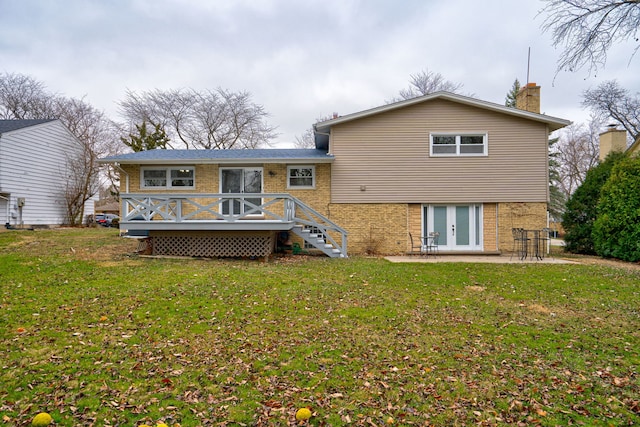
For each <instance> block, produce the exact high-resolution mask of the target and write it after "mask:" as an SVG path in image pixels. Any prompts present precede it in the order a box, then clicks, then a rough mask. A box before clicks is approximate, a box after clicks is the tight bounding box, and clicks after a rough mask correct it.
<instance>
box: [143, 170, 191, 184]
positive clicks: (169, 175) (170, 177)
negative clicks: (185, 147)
mask: <svg viewBox="0 0 640 427" xmlns="http://www.w3.org/2000/svg"><path fill="white" fill-rule="evenodd" d="M141 174H142V177H141V179H140V181H141V182H142V185H141V187H142V188H180V189H193V188H195V169H194V168H193V167H175V168H142V170H141Z"/></svg>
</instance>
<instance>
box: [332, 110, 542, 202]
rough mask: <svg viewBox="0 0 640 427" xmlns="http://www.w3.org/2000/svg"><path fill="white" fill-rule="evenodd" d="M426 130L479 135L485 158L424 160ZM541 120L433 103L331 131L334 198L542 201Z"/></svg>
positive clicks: (382, 200) (365, 199)
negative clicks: (484, 144)
mask: <svg viewBox="0 0 640 427" xmlns="http://www.w3.org/2000/svg"><path fill="white" fill-rule="evenodd" d="M431 132H482V133H485V132H486V133H487V135H488V156H481V157H429V134H430V133H431ZM547 138H548V131H547V126H546V125H545V124H542V123H539V122H534V121H531V120H527V119H524V118H518V117H513V116H507V115H505V114H500V113H497V112H493V111H489V110H485V109H481V108H477V107H473V106H468V105H463V104H458V103H454V102H451V101H447V100H433V101H430V102H425V103H421V104H416V105H413V106H409V107H407V108H403V109H398V110H393V111H389V112H386V113H382V114H377V115H374V116H370V117H366V118H363V119H361V120H355V121H351V122H347V123H344V124H339V125H336V126H334V127H332V129H331V142H330V148H331V153H332V154H334V155H335V157H336V160H335V162H334V163H333V166H332V184H331V188H332V202H333V203H394V202H395V203H423V202H430V203H435V202H437V203H469V202H476V203H477V202H506V201H509V202H546V200H547V191H548V186H547V166H548V165H547V162H548V160H547Z"/></svg>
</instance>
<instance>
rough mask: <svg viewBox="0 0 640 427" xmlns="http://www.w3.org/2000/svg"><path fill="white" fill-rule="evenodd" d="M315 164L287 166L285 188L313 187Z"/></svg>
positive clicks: (314, 184) (314, 183) (314, 182)
mask: <svg viewBox="0 0 640 427" xmlns="http://www.w3.org/2000/svg"><path fill="white" fill-rule="evenodd" d="M315 186H316V168H315V166H287V188H298V189H301V188H315Z"/></svg>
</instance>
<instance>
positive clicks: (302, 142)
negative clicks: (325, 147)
mask: <svg viewBox="0 0 640 427" xmlns="http://www.w3.org/2000/svg"><path fill="white" fill-rule="evenodd" d="M336 117H338V115H337V113H334V114H327V115H326V116H322V117H318V118H316V123H319V122H324V121H325V120H330V119H332V118H336ZM293 146H294V147H296V148H315V147H316V138H315V132H314V130H313V126H311V127H310V128H309V129H307V130H305V131H304V133H303V134H302V135H297V136H296V140H295V141H294V142H293Z"/></svg>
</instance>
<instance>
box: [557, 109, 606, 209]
mask: <svg viewBox="0 0 640 427" xmlns="http://www.w3.org/2000/svg"><path fill="white" fill-rule="evenodd" d="M602 127H603V122H602V120H600V118H598V117H597V116H595V115H592V116H591V119H590V121H589V122H588V123H587V124H586V125H583V124H575V123H574V124H572V125H570V126H568V127H566V128H565V129H563V131H562V132H561V133H560V137H559V140H558V142H557V143H555V144H554V145H553V150H554V151H555V160H556V161H557V165H558V166H557V169H556V171H557V174H558V177H557V179H556V185H557V186H558V187H559V188H560V190H561V191H562V192H563V193H564V195H565V197H566V198H568V197H569V196H570V195H571V194H573V192H574V191H575V190H576V189H577V188H578V187H579V186H580V185H581V184H582V182H583V181H584V177H585V175H586V174H587V171H588V170H589V169H591V168H593V167H594V166H596V165H597V164H598V155H599V152H600V146H599V144H600V143H599V137H600V130H601V129H602Z"/></svg>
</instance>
